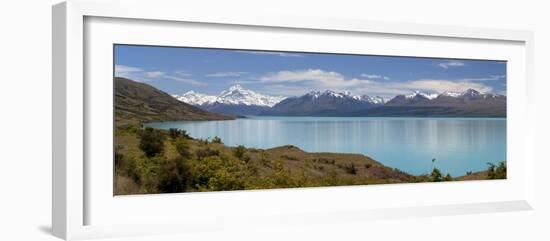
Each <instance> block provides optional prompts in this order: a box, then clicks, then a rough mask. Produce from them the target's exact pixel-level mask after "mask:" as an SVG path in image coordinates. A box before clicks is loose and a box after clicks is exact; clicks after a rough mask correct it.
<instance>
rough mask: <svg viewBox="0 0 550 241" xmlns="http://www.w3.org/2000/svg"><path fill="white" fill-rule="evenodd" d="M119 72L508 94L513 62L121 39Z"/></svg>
mask: <svg viewBox="0 0 550 241" xmlns="http://www.w3.org/2000/svg"><path fill="white" fill-rule="evenodd" d="M114 56H115V70H114V72H115V76H119V77H127V78H130V79H133V80H135V81H140V82H144V83H147V84H150V85H152V86H154V87H156V88H159V89H161V90H163V91H165V92H167V93H169V94H182V93H184V92H187V91H189V90H193V91H195V92H200V93H204V94H209V95H217V94H219V92H221V91H222V90H224V89H227V88H229V87H230V86H231V85H234V84H240V85H241V86H243V87H245V88H247V89H251V90H254V91H257V92H259V93H262V94H270V95H282V96H297V95H302V94H305V93H308V92H310V91H314V90H319V91H324V90H333V91H338V92H343V91H351V92H352V93H353V94H361V95H362V94H367V95H372V96H382V97H385V98H391V97H393V96H395V95H398V94H408V93H411V92H413V91H416V90H418V91H423V92H427V93H441V92H443V91H455V92H460V91H464V90H466V89H468V88H473V89H476V90H479V91H481V92H489V93H498V94H506V62H504V61H493V60H458V59H437V58H412V57H389V56H370V55H343V54H318V53H294V52H267V51H252V50H250V51H242V50H226V49H202V48H178V47H156V46H133V45H115V47H114Z"/></svg>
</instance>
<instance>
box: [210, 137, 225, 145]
mask: <svg viewBox="0 0 550 241" xmlns="http://www.w3.org/2000/svg"><path fill="white" fill-rule="evenodd" d="M212 143H218V144H223V142H222V139H221V138H219V137H217V136H215V137H214V138H212Z"/></svg>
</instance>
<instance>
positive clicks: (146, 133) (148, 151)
mask: <svg viewBox="0 0 550 241" xmlns="http://www.w3.org/2000/svg"><path fill="white" fill-rule="evenodd" d="M139 148H140V149H141V150H142V151H143V152H145V155H146V156H148V157H152V156H155V155H157V154H159V153H161V152H162V151H164V135H163V134H162V132H161V131H159V130H155V129H153V128H151V127H147V128H145V130H143V132H142V133H141V140H140V142H139Z"/></svg>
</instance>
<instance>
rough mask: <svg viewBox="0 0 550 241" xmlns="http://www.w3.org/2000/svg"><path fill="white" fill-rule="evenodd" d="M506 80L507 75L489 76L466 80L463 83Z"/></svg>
mask: <svg viewBox="0 0 550 241" xmlns="http://www.w3.org/2000/svg"><path fill="white" fill-rule="evenodd" d="M504 78H506V75H489V76H488V77H482V78H464V79H461V80H462V81H491V80H500V79H504Z"/></svg>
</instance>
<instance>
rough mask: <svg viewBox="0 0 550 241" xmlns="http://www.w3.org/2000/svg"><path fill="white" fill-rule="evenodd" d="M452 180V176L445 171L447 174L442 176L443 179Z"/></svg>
mask: <svg viewBox="0 0 550 241" xmlns="http://www.w3.org/2000/svg"><path fill="white" fill-rule="evenodd" d="M452 180H453V177H451V174H449V173H447V175H445V177H444V178H443V181H446V182H448V181H452Z"/></svg>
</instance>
